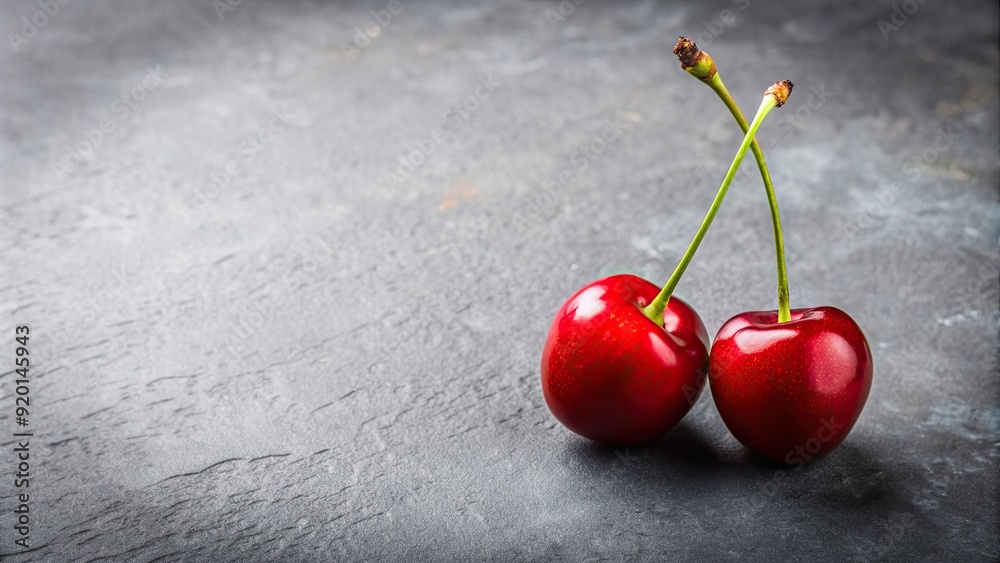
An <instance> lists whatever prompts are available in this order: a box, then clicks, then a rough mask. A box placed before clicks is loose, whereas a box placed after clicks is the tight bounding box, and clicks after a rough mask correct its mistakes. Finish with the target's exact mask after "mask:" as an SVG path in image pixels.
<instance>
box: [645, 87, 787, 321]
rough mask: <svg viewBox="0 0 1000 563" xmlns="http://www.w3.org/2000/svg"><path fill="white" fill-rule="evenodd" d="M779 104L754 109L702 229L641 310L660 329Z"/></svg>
mask: <svg viewBox="0 0 1000 563" xmlns="http://www.w3.org/2000/svg"><path fill="white" fill-rule="evenodd" d="M777 105H778V101H777V100H776V99H775V98H774V96H772V95H770V94H766V95H765V96H764V100H763V101H762V102H761V103H760V108H759V109H758V110H757V115H756V116H754V118H753V123H752V124H750V129H749V130H748V131H747V133H746V135H745V136H744V137H743V143H742V144H741V145H740V150H739V151H737V152H736V157H735V158H734V159H733V163H732V164H730V165H729V171H728V172H726V177H725V179H724V180H722V185H721V186H719V192H718V193H717V194H715V200H714V201H712V206H711V207H709V208H708V214H706V215H705V219H704V220H703V221H702V222H701V226H700V227H698V232H697V233H696V234H695V235H694V240H692V241H691V244H690V245H688V248H687V251H685V252H684V256H682V257H681V261H680V263H678V264H677V267H676V268H675V269H674V273H673V274H671V275H670V279H669V280H667V284H666V285H664V286H663V289H661V290H660V293H659V294H658V295H657V296H656V298H655V299H653V302H652V303H650V304H649V305H647V306H646V307H644V308H643V309H642V312H643V313H645V315H646V316H647V317H649V318H650V319H652V321H653V322H654V323H656V324H658V325H660V326H663V312H664V311H665V310H666V309H667V303H668V302H669V301H670V295H671V294H672V293H673V292H674V288H675V287H677V282H679V281H681V276H683V275H684V270H686V269H687V267H688V264H690V263H691V259H692V258H694V254H695V252H697V251H698V245H700V244H701V241H702V239H703V238H705V233H707V232H708V228H709V227H710V226H711V225H712V220H714V219H715V215H716V213H718V212H719V207H721V206H722V201H723V200H724V199H725V198H726V192H728V191H729V185H730V184H732V183H733V178H735V177H736V171H737V170H738V169H739V167H740V163H741V162H743V157H745V156H746V154H747V149H748V148H750V144H751V143H752V142H753V139H754V135H755V134H756V133H757V129H758V128H759V127H760V124H761V123H762V122H763V121H764V117H766V116H767V114H768V113H770V111H771V110H772V109H774V108H775V107H776V106H777Z"/></svg>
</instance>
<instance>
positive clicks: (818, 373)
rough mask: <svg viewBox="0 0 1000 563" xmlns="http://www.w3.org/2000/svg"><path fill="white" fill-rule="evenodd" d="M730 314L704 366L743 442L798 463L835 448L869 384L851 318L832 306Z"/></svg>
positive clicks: (863, 345)
mask: <svg viewBox="0 0 1000 563" xmlns="http://www.w3.org/2000/svg"><path fill="white" fill-rule="evenodd" d="M791 316H792V319H791V320H790V321H786V322H782V323H779V322H778V312H777V311H756V312H749V313H742V314H740V315H737V316H735V317H733V318H732V319H730V320H729V321H727V322H726V324H724V325H722V328H721V329H719V333H718V335H716V337H715V342H714V343H713V344H712V352H711V358H710V367H709V385H710V386H711V389H712V398H713V399H714V400H715V405H716V407H717V408H718V410H719V414H720V415H722V420H723V421H724V422H725V423H726V426H727V427H728V428H729V431H730V432H732V434H733V436H735V437H736V439H737V440H739V441H740V443H742V444H743V445H744V446H746V447H747V448H748V449H749V450H751V451H753V452H755V453H757V454H759V455H761V456H764V457H766V458H769V459H771V460H774V461H777V462H780V463H787V464H801V463H805V462H807V461H810V460H812V459H816V458H819V457H822V456H824V455H826V454H828V453H830V452H831V451H833V449H835V448H836V447H837V446H838V445H840V443H841V442H843V441H844V438H846V437H847V434H848V433H849V432H850V431H851V428H853V427H854V423H855V422H857V420H858V416H860V415H861V410H862V409H863V408H864V406H865V401H866V400H867V399H868V392H869V391H870V390H871V386H872V354H871V349H870V348H869V346H868V341H867V340H866V339H865V335H864V334H863V333H862V332H861V328H859V327H858V325H857V323H855V322H854V320H853V319H852V318H851V317H850V316H849V315H848V314H847V313H845V312H843V311H841V310H840V309H837V308H835V307H816V308H812V309H793V310H792V311H791Z"/></svg>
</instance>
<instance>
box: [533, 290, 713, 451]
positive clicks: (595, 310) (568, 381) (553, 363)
mask: <svg viewBox="0 0 1000 563" xmlns="http://www.w3.org/2000/svg"><path fill="white" fill-rule="evenodd" d="M659 291H660V288H659V287H657V286H655V285H653V284H652V283H650V282H648V281H646V280H644V279H642V278H639V277H636V276H632V275H616V276H611V277H608V278H604V279H601V280H597V281H595V282H592V283H590V284H588V285H586V286H584V287H582V288H581V289H580V290H579V291H577V292H576V293H575V294H573V296H572V297H570V298H569V300H567V301H566V302H565V303H564V304H563V305H562V307H560V308H559V311H558V312H557V313H556V316H555V319H554V320H553V321H552V326H551V328H550V329H549V334H548V338H547V339H546V341H545V349H544V350H543V352H542V366H541V367H542V369H541V373H542V391H543V393H544V395H545V402H546V403H547V404H548V406H549V409H550V410H551V411H552V414H553V415H555V417H556V418H557V419H558V420H559V422H561V423H562V424H563V425H564V426H566V428H569V429H570V430H572V431H573V432H576V433H577V434H579V435H581V436H584V437H586V438H590V439H591V440H596V441H598V442H604V443H608V444H616V445H639V444H645V443H648V442H651V441H652V440H655V439H656V438H658V437H659V436H661V435H663V434H665V433H666V432H667V431H669V430H670V429H671V428H673V427H674V425H676V424H677V423H678V422H679V421H680V420H681V418H683V417H684V415H685V414H687V412H688V411H689V410H690V409H691V407H692V406H693V405H694V403H695V401H697V399H698V396H699V395H700V394H701V390H702V388H703V387H704V385H705V377H706V374H707V373H708V333H707V332H706V331H705V325H704V324H703V323H702V322H701V318H699V317H698V314H697V313H696V312H695V311H694V310H693V309H692V308H691V307H690V306H688V305H687V304H686V303H684V302H683V301H681V300H680V299H678V298H676V297H672V298H671V299H670V301H669V302H668V304H667V308H666V310H665V312H664V316H663V320H664V322H663V326H659V325H657V324H656V323H655V322H653V321H652V320H651V319H650V318H649V317H647V316H646V315H645V314H644V313H643V312H642V307H645V306H646V305H648V304H649V303H650V302H652V300H653V299H654V298H655V297H656V295H657V293H659Z"/></svg>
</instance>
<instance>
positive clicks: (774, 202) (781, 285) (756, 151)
mask: <svg viewBox="0 0 1000 563" xmlns="http://www.w3.org/2000/svg"><path fill="white" fill-rule="evenodd" d="M703 82H705V84H708V86H709V87H710V88H711V89H712V90H713V91H714V92H715V93H716V94H718V96H719V98H721V99H722V102H723V103H724V104H726V107H727V108H729V113H731V114H733V117H734V118H736V122H737V123H739V124H740V129H742V130H743V133H744V134H745V133H746V132H747V129H748V128H749V127H750V126H749V124H748V123H747V120H746V118H745V117H743V112H742V111H740V106H738V105H737V104H736V100H734V99H733V97H732V95H730V93H729V90H727V89H726V85H725V84H723V83H722V76H721V75H720V74H719V73H718V72H716V73H715V74H714V75H713V76H712V78H711V79H709V80H703ZM750 150H751V151H753V156H754V158H755V159H756V160H757V168H758V169H759V170H760V177H761V179H762V180H763V181H764V190H765V191H766V192H767V203H768V205H769V206H770V207H771V224H772V225H773V226H774V254H775V258H776V260H777V263H778V322H779V323H783V322H785V321H790V320H792V314H791V308H790V305H789V295H788V273H787V271H786V269H785V240H784V237H783V236H782V235H781V216H780V215H779V213H778V199H777V198H776V197H775V195H774V186H773V185H772V184H771V174H770V173H769V172H768V171H767V163H766V162H764V153H763V152H762V151H761V150H760V143H758V142H757V139H754V140H753V143H752V144H751V145H750Z"/></svg>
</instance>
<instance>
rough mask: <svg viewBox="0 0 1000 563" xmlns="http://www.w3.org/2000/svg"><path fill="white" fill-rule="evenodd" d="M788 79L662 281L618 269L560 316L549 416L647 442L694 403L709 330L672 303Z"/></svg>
mask: <svg viewBox="0 0 1000 563" xmlns="http://www.w3.org/2000/svg"><path fill="white" fill-rule="evenodd" d="M790 91H791V83H790V82H787V81H786V82H780V83H777V84H775V85H774V86H772V87H771V88H768V90H767V92H766V93H765V95H764V100H763V101H762V103H761V106H760V110H759V111H758V112H757V116H756V117H755V118H754V122H753V124H752V125H751V126H750V128H749V130H748V132H747V134H746V135H745V137H744V139H743V143H742V144H741V145H740V149H739V151H738V152H737V153H736V157H735V159H734V160H733V163H732V164H731V165H730V167H729V171H728V172H727V173H726V177H725V179H724V180H723V182H722V185H721V186H720V187H719V191H718V193H717V194H716V196H715V200H714V201H713V202H712V205H711V207H710V208H709V210H708V214H707V215H706V216H705V219H704V220H703V221H702V224H701V226H700V227H699V228H698V232H697V233H696V234H695V237H694V239H693V240H692V241H691V244H690V245H689V246H688V249H687V251H686V252H685V253H684V256H683V257H682V258H681V260H680V262H679V263H678V264H677V267H676V268H675V269H674V273H673V274H672V275H671V276H670V279H669V280H668V281H667V283H666V285H664V286H663V288H662V289H660V290H659V291H657V288H656V286H654V285H653V284H652V283H650V282H648V281H646V280H643V279H641V278H638V277H635V276H630V275H621V276H612V277H610V278H605V279H602V280H598V281H596V282H593V283H590V284H588V285H586V286H584V287H583V288H581V289H580V290H578V291H577V292H576V293H574V294H573V296H572V297H570V298H569V300H567V301H566V302H565V303H563V305H562V307H560V308H559V310H558V311H557V312H556V316H555V319H554V320H553V321H552V325H551V327H550V328H549V334H548V337H547V338H546V341H545V348H544V350H543V352H542V365H541V377H542V392H543V394H544V396H545V401H546V403H547V404H548V406H549V409H550V410H551V411H552V414H553V415H555V417H556V418H557V419H558V420H559V421H560V422H561V423H562V424H563V425H565V426H566V427H567V428H569V429H570V430H572V431H573V432H576V433H577V434H580V435H581V436H584V437H587V438H590V439H592V440H597V441H600V442H606V443H611V444H620V445H638V444H644V443H646V442H649V441H651V440H653V439H655V438H657V437H658V436H660V435H662V434H664V433H665V432H667V431H668V430H670V429H671V428H672V427H673V426H674V425H675V424H677V422H679V421H680V420H681V418H683V417H684V415H685V414H687V412H688V411H689V410H690V409H691V407H692V406H693V405H694V403H695V401H697V399H698V396H699V395H700V394H701V390H702V388H703V387H704V384H705V376H706V368H707V364H706V359H707V357H708V354H707V350H708V333H707V332H706V331H705V326H704V324H703V323H702V322H701V319H700V318H699V317H698V314H697V313H695V311H694V310H693V309H692V308H691V307H690V306H688V305H687V304H686V303H684V302H683V301H681V300H680V299H677V298H674V299H671V295H672V294H673V291H674V288H675V287H676V286H677V283H678V282H679V281H680V279H681V277H682V276H683V275H684V270H685V269H686V268H687V266H688V264H689V263H690V262H691V259H692V258H693V257H694V254H695V252H696V251H697V250H698V245H699V244H701V241H702V239H703V238H704V237H705V233H706V232H708V228H709V226H710V225H711V224H712V220H713V219H714V218H715V215H716V213H717V212H718V210H719V207H720V206H721V205H722V201H723V199H724V198H725V196H726V193H727V192H728V190H729V186H730V184H732V181H733V178H734V177H735V175H736V171H737V169H738V168H739V165H740V163H741V162H742V161H743V157H744V156H745V155H746V152H747V150H748V148H749V147H750V144H751V142H752V141H753V137H754V134H755V133H756V131H757V128H758V127H760V124H761V123H762V122H763V120H764V117H765V116H766V115H767V114H768V112H770V111H771V110H772V109H774V108H775V107H778V106H780V105H781V104H783V103H784V101H785V98H787V96H788V94H789V92H790Z"/></svg>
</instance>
